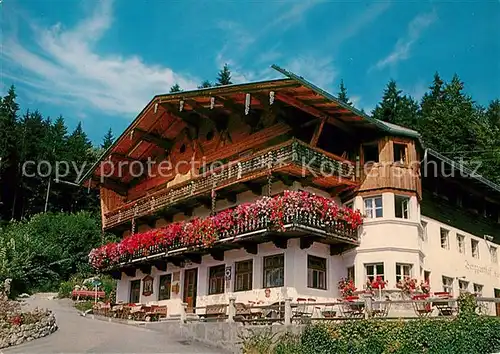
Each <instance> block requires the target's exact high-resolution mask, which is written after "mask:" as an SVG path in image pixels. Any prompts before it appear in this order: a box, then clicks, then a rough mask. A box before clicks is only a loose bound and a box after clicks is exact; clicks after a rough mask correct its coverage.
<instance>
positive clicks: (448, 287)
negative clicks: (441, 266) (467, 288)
mask: <svg viewBox="0 0 500 354" xmlns="http://www.w3.org/2000/svg"><path fill="white" fill-rule="evenodd" d="M443 291H446V292H447V293H450V294H451V293H452V292H453V278H449V277H445V276H444V275H443Z"/></svg>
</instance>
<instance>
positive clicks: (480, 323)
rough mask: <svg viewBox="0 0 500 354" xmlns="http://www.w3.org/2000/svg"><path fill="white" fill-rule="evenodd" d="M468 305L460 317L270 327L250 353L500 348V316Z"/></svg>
mask: <svg viewBox="0 0 500 354" xmlns="http://www.w3.org/2000/svg"><path fill="white" fill-rule="evenodd" d="M467 309H468V310H472V309H473V307H467V308H463V309H462V312H461V314H460V316H458V317H456V318H452V319H449V318H423V319H414V320H407V321H404V320H400V321H389V320H354V321H345V322H343V323H333V324H314V325H310V326H308V327H306V328H305V329H304V331H303V332H302V334H301V335H299V336H294V335H291V334H287V335H281V336H279V337H277V338H275V339H274V338H273V337H274V336H272V335H271V334H270V333H267V334H266V333H264V334H262V333H260V334H257V335H254V336H253V337H251V336H249V337H248V338H246V340H245V341H244V342H243V348H244V353H276V354H285V353H286V354H295V353H304V354H327V353H328V354H330V353H339V354H342V353H349V354H350V353H356V354H358V353H359V354H377V353H380V354H382V353H384V354H385V353H397V354H410V353H411V354H414V353H433V354H448V353H468V354H475V353H477V354H482V353H495V352H499V351H500V318H498V317H488V316H478V315H476V314H475V313H474V312H467Z"/></svg>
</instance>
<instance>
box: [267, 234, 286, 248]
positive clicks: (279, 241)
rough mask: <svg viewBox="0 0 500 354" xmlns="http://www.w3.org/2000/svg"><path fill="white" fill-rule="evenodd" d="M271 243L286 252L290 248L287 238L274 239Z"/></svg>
mask: <svg viewBox="0 0 500 354" xmlns="http://www.w3.org/2000/svg"><path fill="white" fill-rule="evenodd" d="M271 241H272V242H273V244H274V245H275V246H276V247H277V248H281V249H284V250H286V249H287V247H288V239H287V238H286V237H279V236H278V237H273V238H272V240H271Z"/></svg>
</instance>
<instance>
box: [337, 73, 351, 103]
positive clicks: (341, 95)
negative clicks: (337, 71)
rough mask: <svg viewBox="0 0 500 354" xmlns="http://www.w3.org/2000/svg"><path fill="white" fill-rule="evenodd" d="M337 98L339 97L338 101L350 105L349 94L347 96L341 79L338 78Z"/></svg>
mask: <svg viewBox="0 0 500 354" xmlns="http://www.w3.org/2000/svg"><path fill="white" fill-rule="evenodd" d="M337 98H338V99H339V101H340V102H344V103H345V104H348V105H349V106H352V102H351V101H350V100H349V96H347V89H346V87H345V86H344V80H343V79H342V80H340V86H339V93H338V95H337Z"/></svg>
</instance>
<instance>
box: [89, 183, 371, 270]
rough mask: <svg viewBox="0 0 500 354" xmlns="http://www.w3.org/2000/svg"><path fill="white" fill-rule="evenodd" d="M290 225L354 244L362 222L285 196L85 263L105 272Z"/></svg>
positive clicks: (160, 232)
mask: <svg viewBox="0 0 500 354" xmlns="http://www.w3.org/2000/svg"><path fill="white" fill-rule="evenodd" d="M289 223H294V224H299V225H300V224H302V225H308V226H313V227H316V228H322V229H325V228H327V229H328V230H329V231H330V232H331V233H335V234H338V235H340V236H342V237H344V238H350V239H352V240H353V241H355V240H357V229H358V227H359V226H360V225H361V224H362V223H363V218H362V216H361V213H360V212H359V211H354V210H352V209H349V208H346V207H339V206H338V205H337V204H336V203H335V202H334V201H333V200H332V199H328V198H324V197H321V196H317V195H314V194H311V193H308V192H304V191H285V192H284V194H283V195H277V196H275V197H272V198H271V197H262V198H260V199H258V200H257V201H255V202H254V203H244V204H240V205H238V206H236V207H235V208H233V209H228V210H224V211H222V212H220V213H218V214H217V215H214V216H210V217H208V218H203V219H201V218H196V219H193V220H190V221H186V222H176V223H172V224H169V225H168V226H166V227H163V228H158V229H152V230H148V231H146V232H142V233H137V234H133V235H130V236H128V237H126V238H124V239H123V240H122V241H121V242H118V243H109V244H106V245H103V246H101V247H99V248H96V249H93V250H92V251H91V252H90V254H89V262H90V264H91V265H92V266H93V267H94V268H95V269H98V270H103V269H106V268H109V267H113V266H116V265H117V264H118V263H119V262H123V260H130V259H134V258H139V257H144V256H149V255H154V254H159V253H161V252H163V251H164V250H165V249H167V250H175V249H179V248H182V247H204V248H209V247H211V246H212V245H213V244H214V243H215V242H216V241H217V240H219V239H221V238H224V237H228V236H229V235H230V236H235V235H237V234H241V233H245V232H250V231H254V230H256V229H272V230H275V231H278V232H282V231H285V227H284V226H285V224H289ZM327 225H328V226H327Z"/></svg>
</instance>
